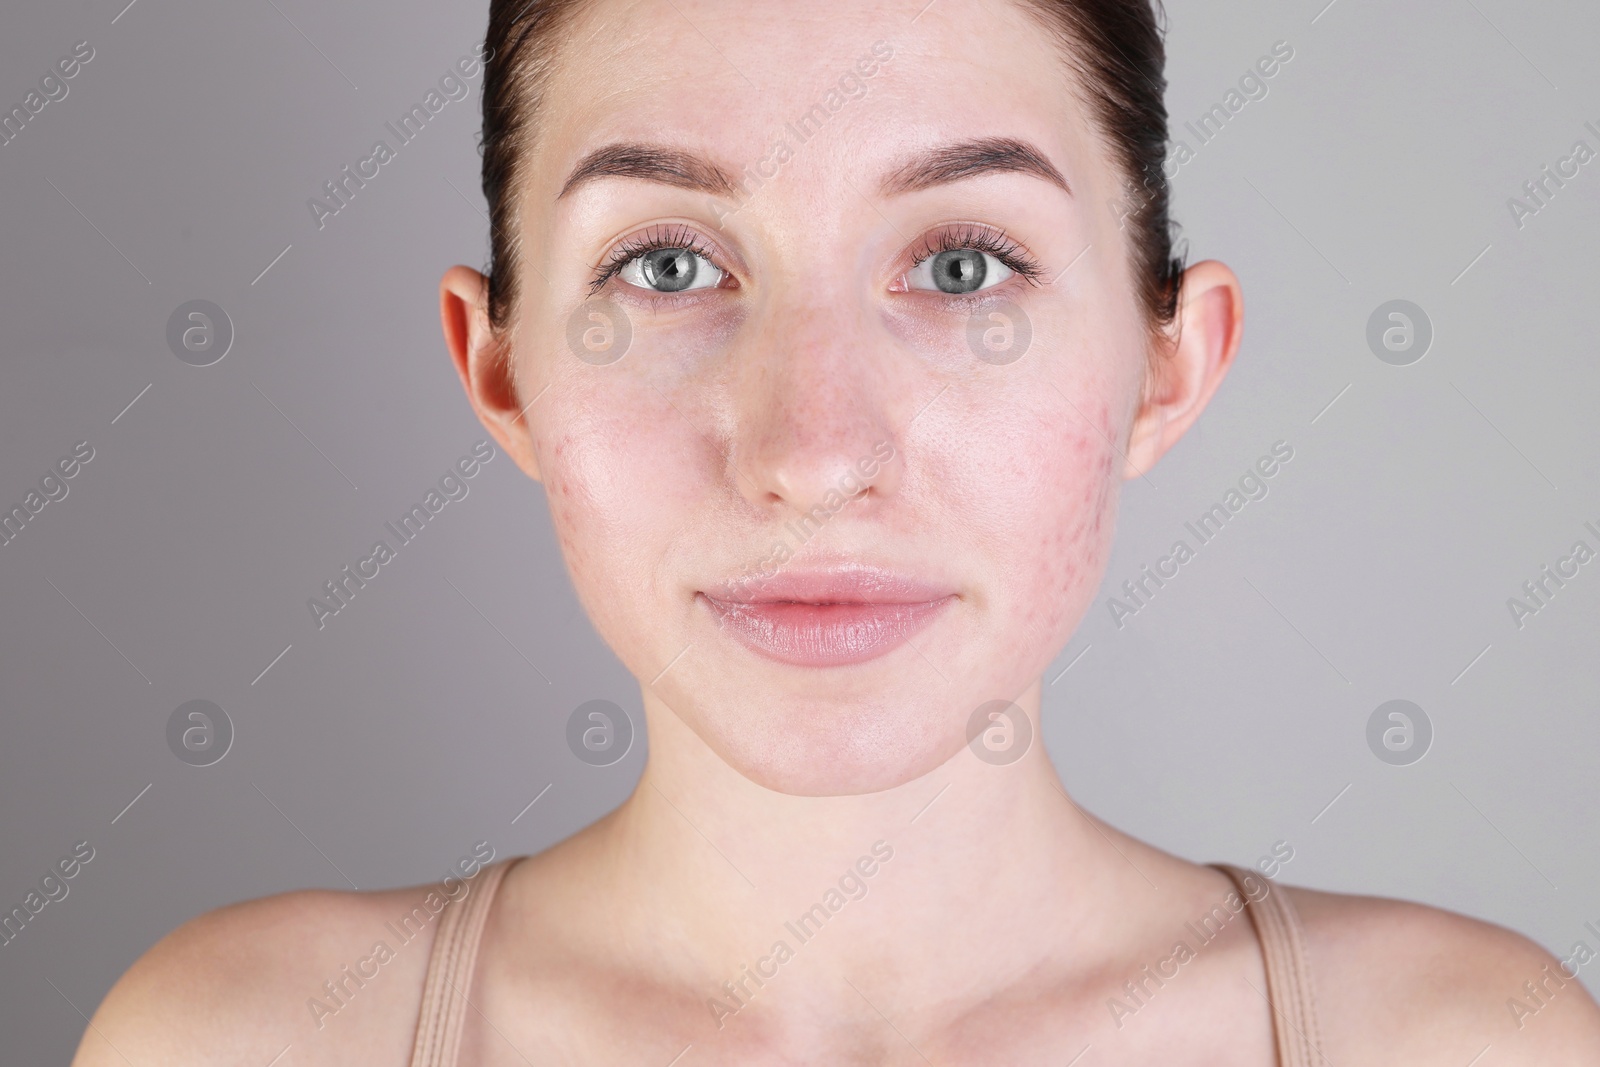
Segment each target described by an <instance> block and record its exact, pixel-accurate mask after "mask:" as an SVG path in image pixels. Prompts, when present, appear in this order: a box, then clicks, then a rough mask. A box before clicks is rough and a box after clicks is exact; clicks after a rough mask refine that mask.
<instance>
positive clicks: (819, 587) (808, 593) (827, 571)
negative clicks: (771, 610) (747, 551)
mask: <svg viewBox="0 0 1600 1067" xmlns="http://www.w3.org/2000/svg"><path fill="white" fill-rule="evenodd" d="M701 592H702V595H704V596H706V597H708V598H710V599H712V600H717V601H721V602H723V603H733V604H773V603H781V602H791V603H800V604H926V603H928V602H930V601H934V600H941V599H943V598H945V597H947V596H950V595H952V590H950V589H949V588H947V587H945V586H942V585H938V584H935V583H933V582H929V581H926V580H923V579H920V578H912V577H910V576H908V575H904V574H899V573H896V572H894V571H891V570H886V569H884V568H881V567H875V566H870V565H865V564H847V565H841V566H832V567H825V568H808V569H802V568H798V567H791V568H785V569H783V570H781V571H779V572H778V573H777V574H773V575H770V576H767V577H763V576H762V575H761V574H759V573H757V574H752V575H749V576H743V577H740V578H729V579H725V580H724V581H723V582H722V583H721V584H720V585H719V586H713V587H710V588H708V589H705V590H702V591H701Z"/></svg>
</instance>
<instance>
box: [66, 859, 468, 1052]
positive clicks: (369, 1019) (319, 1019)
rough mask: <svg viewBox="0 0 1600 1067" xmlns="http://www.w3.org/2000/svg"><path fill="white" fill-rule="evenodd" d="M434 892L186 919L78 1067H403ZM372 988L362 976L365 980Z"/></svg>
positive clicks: (119, 990) (119, 989)
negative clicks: (288, 1054) (325, 1066)
mask: <svg viewBox="0 0 1600 1067" xmlns="http://www.w3.org/2000/svg"><path fill="white" fill-rule="evenodd" d="M438 888H439V887H438V886H413V887H408V888H404V889H394V890H383V891H378V892H334V891H327V890H307V891H301V892H292V893H282V894H278V895H275V896H269V897H262V898H260V899H257V900H250V901H245V902H243V903H240V904H232V905H229V906H227V907H222V908H218V909H216V910H214V911H210V912H207V913H205V914H203V915H200V916H199V917H197V918H194V919H191V920H190V921H188V922H186V923H184V924H183V925H182V926H180V927H178V928H177V929H176V930H174V931H172V932H171V933H170V934H168V935H167V936H166V937H164V938H162V939H161V940H160V941H159V942H157V943H156V944H155V945H154V946H152V947H151V948H150V950H149V951H147V952H146V953H145V954H144V955H143V956H142V957H140V958H139V960H138V961H136V962H135V963H134V965H133V966H132V967H130V968H129V969H128V971H127V972H126V973H125V974H123V976H122V977H121V978H120V979H119V980H118V981H117V983H116V984H115V985H114V986H113V987H112V989H111V991H110V992H109V993H108V994H107V995H106V997H105V1000H104V1001H103V1002H102V1003H101V1005H100V1007H99V1009H98V1010H97V1011H96V1012H95V1015H94V1018H93V1019H92V1020H91V1021H90V1023H89V1026H88V1028H87V1030H86V1031H85V1033H84V1036H83V1040H82V1041H81V1042H80V1044H79V1047H78V1053H77V1057H76V1058H75V1059H74V1060H73V1064H74V1067H101V1065H106V1067H110V1065H112V1064H117V1065H119V1067H120V1065H122V1064H125V1063H129V1062H131V1063H161V1064H167V1065H170V1067H185V1065H188V1064H195V1065H199V1064H214V1063H259V1064H267V1063H269V1062H273V1061H274V1057H277V1056H279V1055H280V1054H282V1053H283V1052H284V1051H285V1050H286V1049H289V1048H293V1049H294V1053H295V1055H294V1057H293V1059H292V1061H290V1060H286V1061H285V1062H294V1063H297V1064H302V1065H305V1064H320V1063H349V1062H361V1063H370V1064H375V1065H379V1067H381V1065H384V1064H394V1065H396V1067H404V1065H405V1064H406V1062H407V1060H408V1058H409V1056H410V1051H411V1041H412V1036H413V1032H414V1029H415V1021H416V1014H417V1010H418V1005H419V1003H420V998H421V995H422V983H423V976H424V974H425V973H426V970H427V963H428V953H429V950H430V948H431V947H432V942H433V934H434V928H435V926H436V925H437V924H436V923H435V922H434V921H433V919H434V917H435V916H436V915H437V914H439V913H440V912H442V910H443V907H444V903H445V900H446V898H445V897H443V896H442V895H441V894H440V893H439V892H438ZM363 976H364V977H363Z"/></svg>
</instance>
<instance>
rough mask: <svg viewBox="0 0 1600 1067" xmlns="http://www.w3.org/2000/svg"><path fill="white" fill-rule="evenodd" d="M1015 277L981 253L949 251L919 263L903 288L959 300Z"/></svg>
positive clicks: (974, 249) (980, 251)
mask: <svg viewBox="0 0 1600 1067" xmlns="http://www.w3.org/2000/svg"><path fill="white" fill-rule="evenodd" d="M1015 273H1016V272H1015V271H1013V270H1012V269H1011V268H1010V267H1008V266H1006V265H1005V264H1004V263H1002V262H1000V260H999V259H997V258H996V257H995V256H994V255H992V254H990V253H988V252H985V251H983V250H981V249H977V248H952V249H948V250H946V251H943V252H935V253H934V254H932V255H929V256H924V257H923V258H922V259H920V260H918V261H917V263H916V265H915V266H914V267H912V268H911V271H910V273H909V274H907V275H906V286H907V288H910V289H936V290H938V291H939V292H941V293H950V294H952V295H958V296H959V295H961V294H964V293H975V292H977V291H979V290H980V289H989V288H992V287H994V286H996V285H999V284H1000V283H1001V282H1003V281H1005V280H1006V279H1007V278H1009V277H1011V276H1012V275H1013V274H1015Z"/></svg>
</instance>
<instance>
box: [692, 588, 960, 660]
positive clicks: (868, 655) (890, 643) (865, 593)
mask: <svg viewBox="0 0 1600 1067" xmlns="http://www.w3.org/2000/svg"><path fill="white" fill-rule="evenodd" d="M697 596H698V598H699V599H702V600H704V601H705V603H706V606H707V607H708V608H709V609H710V610H711V612H712V614H713V615H714V616H715V617H716V618H717V621H718V623H719V625H720V626H721V627H723V628H724V629H726V630H727V631H728V632H729V633H731V634H732V635H733V636H734V637H735V638H736V639H738V640H739V642H740V643H741V644H743V645H744V646H745V647H746V648H749V649H750V650H751V651H753V652H756V653H758V654H760V655H763V656H766V657H768V658H770V659H774V660H777V661H779V662H780V663H787V664H790V665H792V666H797V667H843V666H848V665H851V664H856V663H865V662H867V661H869V660H873V659H877V658H878V657H879V656H883V655H887V654H888V653H889V652H891V651H893V650H894V649H896V648H898V647H900V646H901V645H903V644H905V643H906V642H907V641H909V640H910V639H911V638H912V637H913V636H915V635H916V634H917V633H919V632H921V631H922V630H923V629H925V628H927V626H929V625H930V624H931V623H932V622H933V621H934V619H935V618H936V617H937V616H938V615H939V614H940V612H941V611H942V610H943V609H944V608H945V607H947V606H948V605H949V604H950V603H951V602H952V601H953V600H955V599H956V594H955V593H952V592H950V591H949V590H948V589H947V588H944V587H940V586H936V585H933V584H931V583H929V582H925V581H921V580H918V579H914V578H909V577H906V576H904V575H899V574H895V573H894V572H892V571H886V570H882V569H879V568H876V567H866V566H848V567H837V568H831V569H828V570H812V571H785V572H783V573H781V574H776V575H773V576H771V577H770V578H766V579H756V580H753V581H750V582H747V583H743V584H735V583H727V585H726V586H725V587H724V588H722V589H721V590H719V591H718V592H717V593H716V594H715V595H713V594H711V593H707V592H705V591H704V590H702V591H700V592H699V593H698V594H697Z"/></svg>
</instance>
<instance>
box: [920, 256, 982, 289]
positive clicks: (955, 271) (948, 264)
mask: <svg viewBox="0 0 1600 1067" xmlns="http://www.w3.org/2000/svg"><path fill="white" fill-rule="evenodd" d="M987 273H988V268H987V267H986V266H984V263H983V253H982V252H979V251H977V250H976V249H972V248H956V249H952V250H951V251H949V252H940V253H939V254H938V255H936V256H934V257H933V281H934V284H935V285H937V286H938V287H939V289H940V291H941V292H946V293H970V292H973V291H975V290H977V289H978V288H979V287H980V286H982V285H983V279H984V275H985V274H987Z"/></svg>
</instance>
